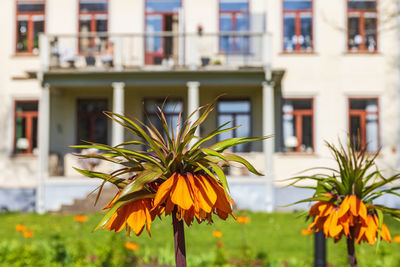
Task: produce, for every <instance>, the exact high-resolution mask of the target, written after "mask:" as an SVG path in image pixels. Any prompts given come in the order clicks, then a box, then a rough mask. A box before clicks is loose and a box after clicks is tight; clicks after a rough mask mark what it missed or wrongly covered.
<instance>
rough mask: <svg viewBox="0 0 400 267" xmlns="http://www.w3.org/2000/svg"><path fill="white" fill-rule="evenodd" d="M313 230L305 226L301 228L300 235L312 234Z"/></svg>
mask: <svg viewBox="0 0 400 267" xmlns="http://www.w3.org/2000/svg"><path fill="white" fill-rule="evenodd" d="M313 232H314V231H312V230H310V229H306V228H304V229H301V235H305V236H307V235H312V234H313Z"/></svg>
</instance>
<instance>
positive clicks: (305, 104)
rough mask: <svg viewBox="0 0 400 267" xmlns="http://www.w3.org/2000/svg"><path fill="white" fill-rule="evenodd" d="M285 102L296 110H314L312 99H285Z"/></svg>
mask: <svg viewBox="0 0 400 267" xmlns="http://www.w3.org/2000/svg"><path fill="white" fill-rule="evenodd" d="M284 102H285V105H289V106H291V107H292V108H293V109H294V110H303V109H312V100H311V99H285V100H284Z"/></svg>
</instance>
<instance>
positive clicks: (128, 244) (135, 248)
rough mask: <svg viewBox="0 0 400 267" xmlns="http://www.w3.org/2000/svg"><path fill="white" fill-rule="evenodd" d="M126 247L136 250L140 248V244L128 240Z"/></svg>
mask: <svg viewBox="0 0 400 267" xmlns="http://www.w3.org/2000/svg"><path fill="white" fill-rule="evenodd" d="M125 248H127V249H129V250H133V251H135V250H138V249H139V245H138V244H136V243H133V242H129V241H128V242H125Z"/></svg>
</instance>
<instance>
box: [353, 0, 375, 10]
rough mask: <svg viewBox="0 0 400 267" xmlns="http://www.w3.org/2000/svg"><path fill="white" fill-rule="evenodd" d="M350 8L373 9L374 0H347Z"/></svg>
mask: <svg viewBox="0 0 400 267" xmlns="http://www.w3.org/2000/svg"><path fill="white" fill-rule="evenodd" d="M348 1H349V2H348V5H349V9H350V10H357V9H358V10H374V9H376V0H366V1H362V0H348Z"/></svg>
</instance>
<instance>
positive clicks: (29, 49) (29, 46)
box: [14, 0, 47, 56]
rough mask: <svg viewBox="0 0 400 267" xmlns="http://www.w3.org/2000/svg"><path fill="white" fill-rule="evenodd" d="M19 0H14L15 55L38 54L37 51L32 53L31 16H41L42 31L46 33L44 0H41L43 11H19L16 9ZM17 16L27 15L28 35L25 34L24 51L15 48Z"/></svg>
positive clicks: (32, 26)
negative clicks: (25, 47)
mask: <svg viewBox="0 0 400 267" xmlns="http://www.w3.org/2000/svg"><path fill="white" fill-rule="evenodd" d="M19 1H20V0H15V2H14V5H15V27H14V29H15V42H14V53H15V54H16V55H35V56H39V53H37V54H35V53H33V49H34V47H33V44H34V25H33V19H32V17H33V16H40V15H42V16H43V33H46V21H47V19H46V6H47V4H46V2H47V1H46V0H42V2H43V5H44V9H43V11H33V12H32V11H31V12H19V11H18V2H19ZM18 16H28V20H27V22H28V28H27V32H28V36H27V50H26V51H18V49H17V45H18V31H19V30H18ZM39 46H40V45H38V49H40V47H39Z"/></svg>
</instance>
